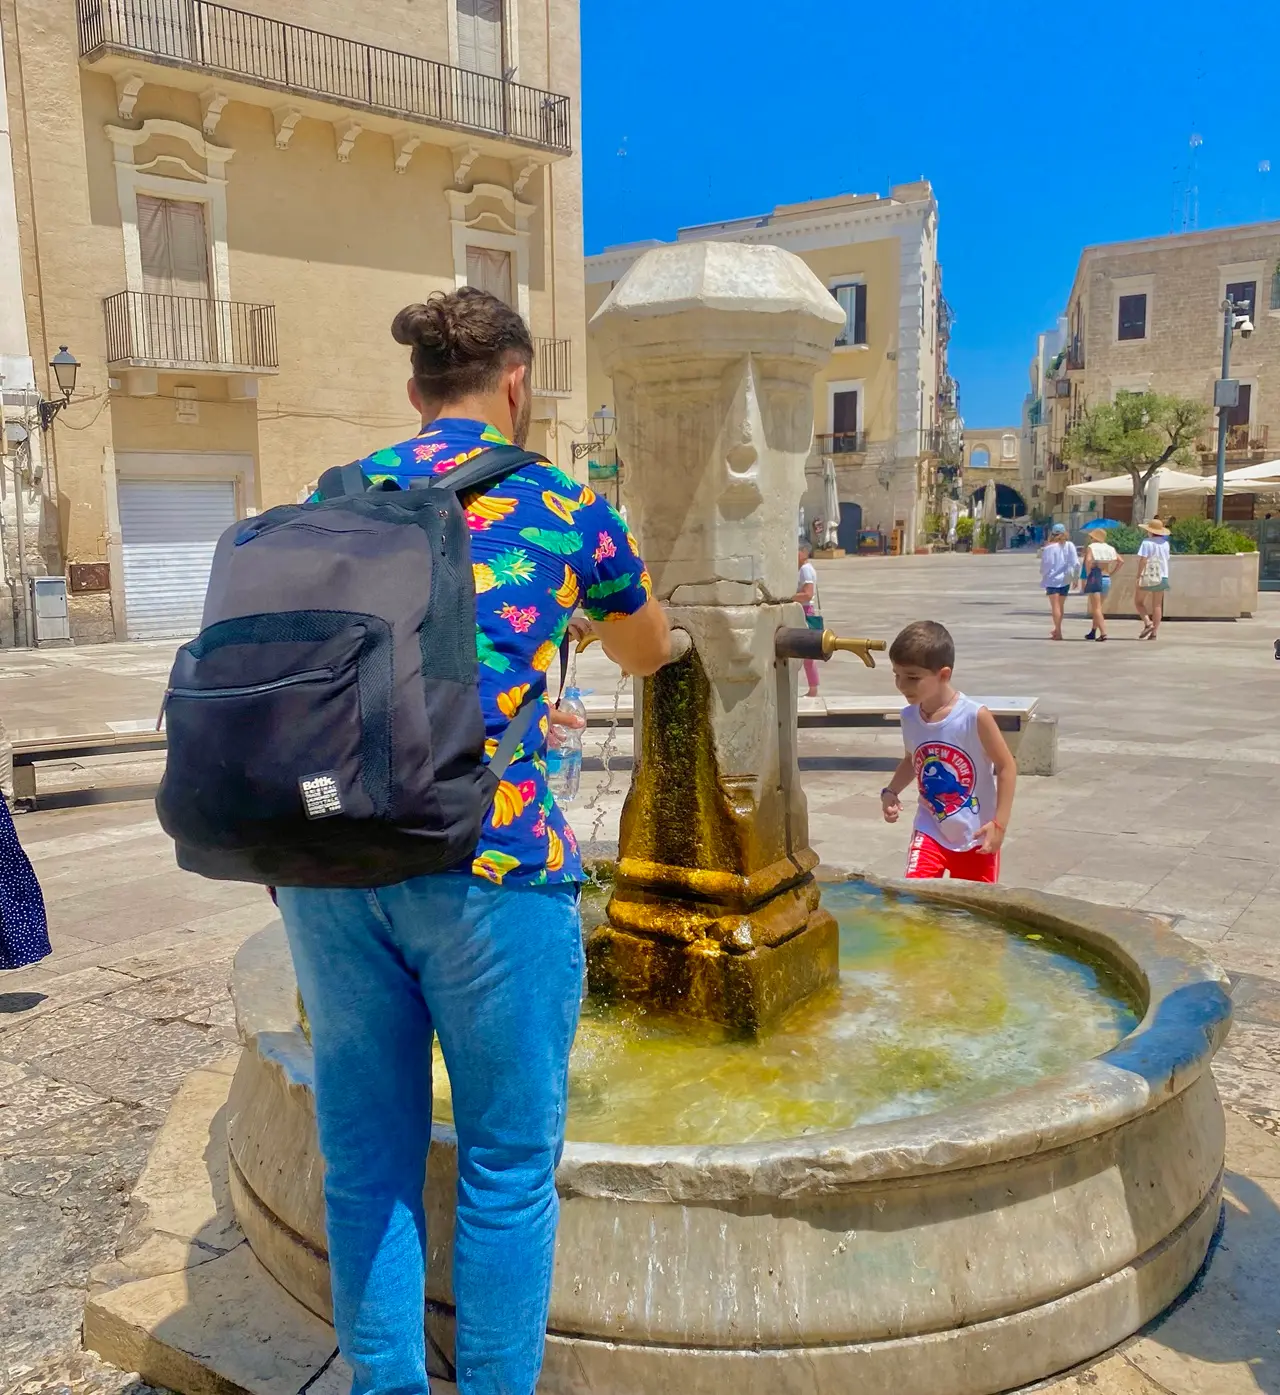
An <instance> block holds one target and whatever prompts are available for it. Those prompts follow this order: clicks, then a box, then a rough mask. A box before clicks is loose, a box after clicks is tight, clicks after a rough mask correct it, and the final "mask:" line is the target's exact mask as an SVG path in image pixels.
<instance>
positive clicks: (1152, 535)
mask: <svg viewBox="0 0 1280 1395" xmlns="http://www.w3.org/2000/svg"><path fill="white" fill-rule="evenodd" d="M1142 529H1143V531H1144V532H1145V533H1146V535H1147V536H1146V538H1145V539H1144V540H1143V542H1142V545H1141V546H1140V547H1139V548H1138V567H1139V571H1138V585H1137V589H1136V590H1135V592H1134V604H1135V605H1136V606H1137V609H1138V614H1139V615H1140V616H1141V617H1142V633H1141V634H1140V635H1139V636H1138V638H1139V639H1155V638H1156V637H1157V636H1158V635H1159V634H1160V622H1161V621H1162V620H1163V619H1164V597H1165V592H1166V591H1168V589H1169V530H1168V528H1166V527H1165V525H1164V524H1163V523H1162V522H1161V520H1160V519H1158V518H1153V519H1152V520H1151V522H1150V523H1144V524H1143V525H1142Z"/></svg>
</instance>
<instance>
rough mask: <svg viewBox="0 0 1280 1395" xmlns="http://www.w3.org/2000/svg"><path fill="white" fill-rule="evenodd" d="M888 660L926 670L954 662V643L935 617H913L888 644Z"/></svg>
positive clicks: (954, 663)
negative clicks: (928, 618)
mask: <svg viewBox="0 0 1280 1395" xmlns="http://www.w3.org/2000/svg"><path fill="white" fill-rule="evenodd" d="M889 662H890V663H894V664H904V665H906V666H908V667H910V668H927V669H928V670H929V672H930V673H937V672H938V671H939V670H940V669H944V668H954V667H955V665H956V642H955V640H954V639H952V638H951V634H950V631H948V630H947V628H946V626H945V625H939V624H938V622H937V621H936V620H913V621H912V622H911V624H909V625H908V626H907V628H906V629H905V630H903V631H902V633H901V634H900V635H899V636H898V637H897V639H895V640H894V641H893V643H892V644H891V645H890V646H889Z"/></svg>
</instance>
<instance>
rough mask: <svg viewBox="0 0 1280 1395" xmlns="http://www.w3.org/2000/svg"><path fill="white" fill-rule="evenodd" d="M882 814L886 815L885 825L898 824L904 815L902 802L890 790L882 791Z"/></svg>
mask: <svg viewBox="0 0 1280 1395" xmlns="http://www.w3.org/2000/svg"><path fill="white" fill-rule="evenodd" d="M880 812H881V813H882V814H883V815H884V821H885V823H897V822H898V816H899V815H900V814H901V813H902V800H901V798H900V797H899V796H898V795H896V794H894V792H893V791H892V790H890V789H883V790H881V791H880Z"/></svg>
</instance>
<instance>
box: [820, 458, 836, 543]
mask: <svg viewBox="0 0 1280 1395" xmlns="http://www.w3.org/2000/svg"><path fill="white" fill-rule="evenodd" d="M822 526H823V529H824V531H825V533H826V544H827V546H828V547H836V546H837V545H838V539H839V536H840V490H839V487H838V486H837V485H836V464H835V461H834V460H825V461H823V464H822Z"/></svg>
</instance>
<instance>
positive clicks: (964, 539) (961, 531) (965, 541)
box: [956, 514, 973, 552]
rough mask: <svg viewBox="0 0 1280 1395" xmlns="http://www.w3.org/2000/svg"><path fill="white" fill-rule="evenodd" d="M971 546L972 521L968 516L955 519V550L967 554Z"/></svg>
mask: <svg viewBox="0 0 1280 1395" xmlns="http://www.w3.org/2000/svg"><path fill="white" fill-rule="evenodd" d="M972 545H973V519H971V518H970V517H969V516H968V514H965V515H963V516H962V517H960V518H957V519H956V549H957V551H959V552H968V551H969V549H970V547H971V546H972Z"/></svg>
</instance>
